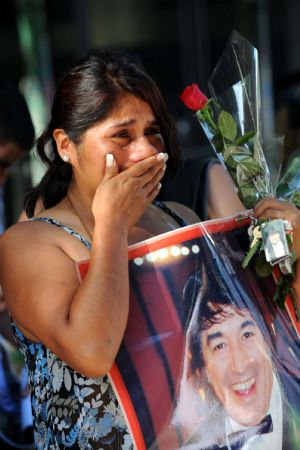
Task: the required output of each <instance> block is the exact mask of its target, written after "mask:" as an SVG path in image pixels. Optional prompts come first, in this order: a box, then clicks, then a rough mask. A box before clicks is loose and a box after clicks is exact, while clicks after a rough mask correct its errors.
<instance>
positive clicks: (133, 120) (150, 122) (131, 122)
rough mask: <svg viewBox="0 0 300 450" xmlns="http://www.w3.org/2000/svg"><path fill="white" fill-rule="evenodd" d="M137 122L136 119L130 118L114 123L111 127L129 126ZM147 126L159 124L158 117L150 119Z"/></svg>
mask: <svg viewBox="0 0 300 450" xmlns="http://www.w3.org/2000/svg"><path fill="white" fill-rule="evenodd" d="M134 123H136V119H129V120H124V121H123V122H117V123H115V124H113V125H111V126H110V127H109V128H122V127H128V126H130V125H133V124H134ZM146 125H147V126H153V125H157V126H158V125H159V123H158V121H157V120H156V119H153V120H149V122H147V123H146Z"/></svg>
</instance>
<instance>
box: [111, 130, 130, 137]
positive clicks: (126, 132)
mask: <svg viewBox="0 0 300 450" xmlns="http://www.w3.org/2000/svg"><path fill="white" fill-rule="evenodd" d="M113 137H114V138H117V139H128V138H129V137H130V136H129V133H128V131H126V130H122V131H118V132H117V133H115V134H114V135H113Z"/></svg>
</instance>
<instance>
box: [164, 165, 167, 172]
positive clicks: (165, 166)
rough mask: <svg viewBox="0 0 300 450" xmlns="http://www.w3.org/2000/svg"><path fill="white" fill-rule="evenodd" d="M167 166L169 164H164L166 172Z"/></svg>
mask: <svg viewBox="0 0 300 450" xmlns="http://www.w3.org/2000/svg"><path fill="white" fill-rule="evenodd" d="M166 168H167V164H164V167H163V171H164V172H165V170H166Z"/></svg>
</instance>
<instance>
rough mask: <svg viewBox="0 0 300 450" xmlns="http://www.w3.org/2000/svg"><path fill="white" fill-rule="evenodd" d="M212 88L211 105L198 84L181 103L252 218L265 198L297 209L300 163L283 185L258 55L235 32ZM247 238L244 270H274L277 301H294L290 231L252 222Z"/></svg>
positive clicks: (281, 224) (285, 225) (280, 142)
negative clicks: (264, 119)
mask: <svg viewBox="0 0 300 450" xmlns="http://www.w3.org/2000/svg"><path fill="white" fill-rule="evenodd" d="M208 86H209V91H210V94H211V98H209V99H208V98H207V97H206V96H205V95H204V94H203V93H202V92H201V91H200V89H199V87H198V86H197V85H196V84H195V83H193V84H192V85H191V86H188V87H187V88H186V89H185V90H184V91H183V93H182V94H181V97H180V98H181V100H182V101H183V102H184V104H185V105H186V106H187V107H188V108H190V109H192V110H193V111H195V113H196V117H197V119H198V121H199V122H200V124H201V126H202V128H203V130H204V132H205V134H206V136H207V138H208V140H209V141H210V143H211V145H212V147H213V149H214V151H215V154H216V155H217V157H218V159H219V161H220V162H221V164H222V165H223V167H224V168H225V169H226V170H227V172H228V173H229V174H230V176H231V178H232V180H233V182H234V184H235V187H236V192H237V194H238V196H239V198H240V200H241V202H242V203H243V205H244V206H245V208H246V209H248V210H249V211H248V215H249V216H251V209H252V208H253V207H254V205H255V204H256V203H257V202H258V201H259V200H260V199H262V198H264V197H266V196H271V197H274V196H280V197H281V198H284V199H286V200H288V201H291V202H294V203H295V204H297V201H298V202H299V201H300V196H299V193H300V190H299V181H300V180H299V177H298V178H297V176H296V170H297V167H298V166H297V163H298V165H300V160H299V159H298V160H297V158H296V159H295V160H294V161H293V169H292V170H291V169H289V170H288V171H287V172H286V174H284V178H282V180H280V181H279V176H280V172H281V164H282V159H283V148H284V137H283V136H281V135H274V136H271V137H270V138H268V139H267V140H265V141H264V142H263V139H262V125H261V94H260V80H259V58H258V51H257V49H256V48H255V47H254V46H253V45H251V44H250V43H249V42H248V41H247V39H245V38H244V37H243V36H241V35H240V34H239V33H238V32H237V31H233V32H232V34H231V36H230V38H229V41H228V43H227V45H226V47H225V49H224V52H223V54H222V56H221V58H220V60H219V62H218V64H217V66H216V68H215V70H214V71H213V74H212V76H211V78H210V80H209V83H208ZM291 179H292V180H293V181H291ZM249 237H250V240H251V244H250V248H249V251H248V253H247V255H246V257H245V259H244V261H243V267H246V266H247V265H248V264H249V262H250V260H251V259H252V257H253V256H255V268H256V271H257V273H258V274H259V275H260V276H268V275H270V273H272V271H273V266H275V265H276V266H277V268H279V272H278V283H277V291H276V293H275V295H274V300H275V301H276V302H278V303H279V305H280V306H282V307H283V306H284V304H285V298H286V295H287V293H288V292H290V293H291V294H292V295H293V291H292V288H291V284H292V281H293V279H294V267H293V266H294V262H295V256H294V251H293V242H292V227H291V225H290V223H289V222H287V221H284V220H280V219H279V220H276V221H275V220H272V221H269V220H262V221H259V222H257V221H256V220H255V219H254V218H253V220H252V224H251V226H250V227H249Z"/></svg>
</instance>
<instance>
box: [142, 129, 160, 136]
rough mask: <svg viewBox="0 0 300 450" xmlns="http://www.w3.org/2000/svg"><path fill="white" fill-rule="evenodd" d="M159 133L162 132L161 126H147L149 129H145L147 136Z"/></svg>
mask: <svg viewBox="0 0 300 450" xmlns="http://www.w3.org/2000/svg"><path fill="white" fill-rule="evenodd" d="M157 134H160V128H159V127H151V128H147V130H145V136H153V135H157Z"/></svg>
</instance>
